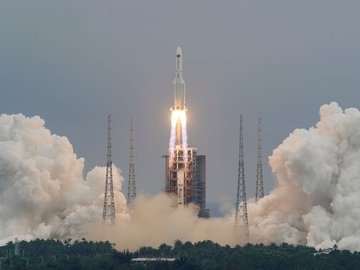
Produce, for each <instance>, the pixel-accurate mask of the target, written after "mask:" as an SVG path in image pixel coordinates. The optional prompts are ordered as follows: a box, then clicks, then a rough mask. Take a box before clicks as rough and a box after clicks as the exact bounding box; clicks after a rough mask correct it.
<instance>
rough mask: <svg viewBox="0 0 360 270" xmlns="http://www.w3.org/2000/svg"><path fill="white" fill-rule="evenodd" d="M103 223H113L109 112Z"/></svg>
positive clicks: (109, 118)
mask: <svg viewBox="0 0 360 270" xmlns="http://www.w3.org/2000/svg"><path fill="white" fill-rule="evenodd" d="M103 223H104V224H115V202H114V185H113V174H112V156H111V116H110V114H109V115H108V145H107V161H106V178H105V193H104V208H103Z"/></svg>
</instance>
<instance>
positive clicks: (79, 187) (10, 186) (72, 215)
mask: <svg viewBox="0 0 360 270" xmlns="http://www.w3.org/2000/svg"><path fill="white" fill-rule="evenodd" d="M83 169H84V159H83V158H77V157H76V154H74V151H73V148H72V146H71V144H70V142H69V141H68V139H67V138H66V137H60V136H57V135H52V134H51V133H50V131H49V130H48V129H46V128H45V127H44V120H42V119H41V118H40V117H38V116H35V117H31V118H28V117H25V116H24V115H21V114H18V115H4V114H2V115H0V239H5V240H6V239H9V238H11V237H12V236H14V235H17V236H19V237H21V238H25V239H32V238H36V237H39V238H49V237H51V238H62V237H70V236H73V235H75V236H80V235H81V234H83V233H85V232H84V231H83V224H84V223H89V222H94V221H95V220H96V219H98V218H99V217H100V216H101V210H102V200H103V199H102V194H103V188H104V184H103V183H104V179H105V169H104V168H100V167H95V168H94V169H93V170H92V171H90V172H89V173H88V175H87V177H86V180H85V179H83V177H82V173H83ZM122 181H123V179H122V177H121V176H120V171H119V170H118V169H116V168H114V182H115V183H116V187H115V196H116V200H117V205H118V206H119V207H118V211H119V212H123V213H125V207H126V206H125V205H126V200H125V198H124V196H123V194H122V193H121V192H120V189H121V183H122ZM2 242H4V241H2Z"/></svg>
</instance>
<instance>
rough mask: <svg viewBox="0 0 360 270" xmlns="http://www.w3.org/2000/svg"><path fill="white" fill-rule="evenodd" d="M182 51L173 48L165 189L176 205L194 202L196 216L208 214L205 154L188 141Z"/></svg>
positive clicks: (181, 205) (180, 205)
mask: <svg viewBox="0 0 360 270" xmlns="http://www.w3.org/2000/svg"><path fill="white" fill-rule="evenodd" d="M182 56H183V55H182V51H181V48H180V47H178V48H177V50H176V76H175V79H174V82H173V92H174V106H173V107H172V108H171V132H170V141H169V153H168V155H166V156H164V157H165V160H166V162H165V168H166V169H165V171H166V177H165V192H167V193H170V194H173V195H175V196H176V197H177V205H178V207H183V206H185V205H186V204H189V203H194V204H196V205H198V206H199V208H200V211H199V216H201V217H208V216H209V210H208V209H206V156H204V155H198V151H197V148H195V147H189V146H188V144H187V129H186V112H187V108H186V106H185V81H184V79H183V77H182Z"/></svg>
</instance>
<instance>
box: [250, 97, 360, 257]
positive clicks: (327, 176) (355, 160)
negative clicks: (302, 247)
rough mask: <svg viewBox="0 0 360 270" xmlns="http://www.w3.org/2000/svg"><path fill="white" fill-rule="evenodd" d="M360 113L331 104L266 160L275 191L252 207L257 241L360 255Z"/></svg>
mask: <svg viewBox="0 0 360 270" xmlns="http://www.w3.org/2000/svg"><path fill="white" fill-rule="evenodd" d="M359 160H360V112H359V110H357V109H355V108H350V109H346V110H345V111H343V110H342V109H341V108H340V107H339V105H338V104H337V103H335V102H333V103H331V104H329V105H323V106H322V107H321V108H320V121H319V122H318V123H317V124H316V126H315V127H313V128H310V129H309V130H305V129H296V130H295V131H294V132H293V133H292V134H290V136H289V137H288V138H287V139H285V140H284V142H283V143H282V144H281V145H280V146H279V147H278V148H277V149H275V150H274V152H273V154H272V156H271V157H270V158H269V162H270V165H271V167H272V170H273V173H274V174H275V176H276V178H277V181H278V187H277V188H276V189H275V190H274V191H273V192H271V194H270V195H268V196H266V197H265V198H264V199H262V200H261V201H260V202H259V203H258V205H251V207H250V210H249V212H250V213H251V217H252V219H251V223H252V224H253V227H252V231H253V232H255V237H256V239H255V240H256V241H275V242H289V243H294V244H297V243H301V244H307V245H310V246H314V247H316V248H328V247H333V246H334V245H335V244H336V245H337V246H338V247H339V248H341V249H350V250H360V210H359V207H358V206H359V205H360V162H359Z"/></svg>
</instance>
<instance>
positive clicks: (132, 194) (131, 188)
mask: <svg viewBox="0 0 360 270" xmlns="http://www.w3.org/2000/svg"><path fill="white" fill-rule="evenodd" d="M127 198H128V205H131V204H132V203H133V201H134V200H135V198H136V182H135V154H134V120H133V118H132V117H131V122H130V156H129V180H128V193H127Z"/></svg>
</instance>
